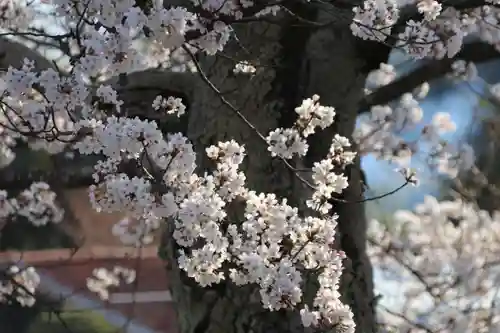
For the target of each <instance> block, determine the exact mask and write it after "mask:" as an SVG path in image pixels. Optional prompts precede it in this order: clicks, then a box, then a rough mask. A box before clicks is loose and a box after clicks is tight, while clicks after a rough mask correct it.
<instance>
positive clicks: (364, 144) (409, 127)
mask: <svg viewBox="0 0 500 333" xmlns="http://www.w3.org/2000/svg"><path fill="white" fill-rule="evenodd" d="M455 67H456V68H458V65H456V66H455ZM394 79H395V72H394V67H392V66H389V65H386V64H381V66H380V69H378V70H375V71H373V72H372V73H370V75H369V76H368V82H367V83H368V85H369V87H370V88H371V89H374V88H378V87H381V86H383V85H386V84H389V83H391V82H392V81H393V80H394ZM428 91H429V86H428V84H424V85H422V86H421V87H419V88H418V89H416V90H415V91H414V92H408V93H405V94H403V95H402V96H401V98H400V99H399V100H398V101H394V102H392V103H391V104H390V105H376V106H373V107H372V108H371V109H370V112H369V113H368V114H366V115H364V116H363V117H362V118H361V119H360V122H359V125H358V127H357V128H356V130H355V132H354V135H353V136H354V140H355V141H356V142H357V143H358V145H359V148H358V149H359V151H360V153H361V154H373V155H374V156H375V157H377V158H379V159H384V160H388V161H391V162H394V163H396V164H397V165H398V166H399V167H404V168H407V167H409V165H410V162H411V160H412V156H413V155H415V154H423V155H424V157H425V158H426V160H427V162H428V164H429V166H431V167H433V168H434V169H436V170H437V171H438V172H440V173H442V174H446V175H449V176H450V177H456V176H457V175H458V173H459V172H460V171H465V170H469V169H471V168H472V166H473V165H474V160H475V156H474V152H473V150H472V148H471V147H470V146H468V145H467V144H461V145H458V146H457V145H452V144H450V143H448V142H447V141H446V140H445V139H444V138H443V136H444V135H446V134H448V133H452V132H454V131H455V130H456V125H455V123H454V122H453V121H452V119H451V116H450V114H449V113H447V112H437V113H436V114H434V116H433V118H432V120H431V122H430V123H428V124H422V119H423V110H422V108H421V107H420V104H419V102H418V99H419V98H423V97H425V95H426V94H427V92H428ZM368 93H370V90H368ZM414 130H417V131H418V136H417V138H415V139H412V140H406V139H404V138H403V135H404V134H407V133H408V132H410V131H414Z"/></svg>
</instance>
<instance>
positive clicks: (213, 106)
mask: <svg viewBox="0 0 500 333" xmlns="http://www.w3.org/2000/svg"><path fill="white" fill-rule="evenodd" d="M297 9H298V10H303V8H297ZM339 13H340V15H338V17H336V21H337V22H336V24H334V25H333V27H332V28H331V29H330V28H329V29H323V30H317V31H313V30H312V29H307V28H303V27H302V28H300V29H299V28H296V27H293V26H291V25H290V26H278V25H275V24H268V23H263V22H259V23H251V24H248V23H247V24H244V25H242V26H239V27H236V29H235V33H236V35H237V37H238V40H239V41H238V42H233V43H231V44H230V45H228V46H227V47H226V48H225V50H224V55H227V56H224V57H222V56H215V57H204V56H203V57H201V59H200V64H201V66H202V68H203V69H204V72H205V73H204V74H205V75H206V77H207V78H208V79H209V80H210V81H211V82H212V83H213V84H214V85H215V87H217V88H218V89H219V90H220V92H221V94H216V93H214V91H213V90H212V89H210V88H209V87H208V86H207V84H206V83H205V82H202V80H200V82H199V84H198V86H197V87H196V89H195V91H196V96H195V100H194V101H192V103H191V109H190V111H189V122H188V137H189V138H190V139H191V140H192V142H193V143H194V145H195V149H196V150H197V152H198V153H199V154H198V155H199V156H200V160H199V161H198V162H199V165H200V168H201V169H204V168H205V166H206V165H207V164H206V161H205V158H204V157H203V156H204V154H205V153H204V148H205V147H206V146H207V145H210V144H215V143H217V142H218V141H221V140H222V141H224V140H230V139H234V140H236V141H238V142H239V143H242V144H245V148H246V150H247V157H246V161H245V162H244V165H243V168H242V169H243V170H244V171H245V172H246V174H247V183H248V186H249V188H251V189H253V190H256V191H257V192H260V191H262V192H275V193H277V194H278V195H283V196H286V197H288V198H290V199H292V200H291V202H293V203H296V202H299V201H300V200H301V199H302V198H303V197H304V194H303V193H301V192H302V190H301V189H303V188H302V187H301V186H297V179H296V178H295V177H294V176H293V175H292V174H291V172H290V171H289V170H287V169H286V168H285V167H284V165H283V163H282V162H281V161H279V160H277V159H272V158H271V157H270V154H269V152H268V151H267V146H266V144H265V143H264V142H262V140H261V139H260V138H259V137H258V135H257V134H256V133H255V131H254V130H253V129H251V128H249V127H248V126H247V124H245V123H244V122H243V121H242V120H241V119H240V118H239V117H238V115H237V114H236V112H234V110H231V108H230V107H228V105H227V104H226V103H224V102H223V101H222V99H221V95H222V96H223V97H224V98H225V99H226V100H227V101H228V102H229V103H231V104H232V105H233V106H234V107H236V108H237V109H238V110H239V112H240V113H241V114H242V115H243V116H244V117H246V119H248V121H249V122H250V123H251V124H253V125H254V126H255V128H256V129H257V130H258V131H260V132H261V133H262V134H264V135H267V133H268V132H269V131H270V130H272V129H274V128H276V127H280V126H290V125H291V122H293V120H294V119H295V114H294V107H295V106H297V104H298V103H300V101H301V100H302V99H303V98H304V97H310V96H311V95H312V94H319V95H320V96H321V100H320V101H321V104H322V105H331V106H335V107H336V110H337V111H336V112H337V121H336V125H335V126H334V127H333V128H332V129H330V130H328V131H324V132H323V133H321V134H320V135H316V136H315V137H313V139H312V141H311V148H310V149H311V151H310V153H309V154H308V157H307V161H306V163H307V162H308V161H309V163H310V162H312V161H317V160H319V159H322V158H323V157H324V156H325V154H326V151H327V150H328V148H329V145H330V143H331V139H332V136H333V134H334V133H339V134H341V135H344V136H347V137H350V136H351V133H352V131H353V129H354V124H355V120H356V115H357V111H358V110H357V105H358V103H359V101H360V99H361V97H362V96H363V88H364V82H365V78H366V74H367V68H366V63H365V60H364V59H363V57H362V56H363V55H362V54H360V51H359V50H360V49H359V41H357V40H356V39H355V38H354V37H353V36H352V34H351V32H350V30H349V24H350V20H351V15H352V12H351V10H345V11H344V10H339ZM303 14H304V15H303V17H312V18H313V19H314V18H316V19H318V20H323V21H324V19H325V17H322V16H324V14H317V13H316V12H315V11H312V12H305V11H304V12H303ZM320 15H321V16H320ZM327 19H331V17H329V18H327ZM365 56H366V57H369V55H365ZM230 59H231V60H230ZM235 60H236V61H238V60H246V61H250V62H251V63H255V64H257V65H259V64H260V65H262V66H264V67H258V70H257V73H255V74H254V75H253V76H252V77H251V78H248V77H246V76H243V77H242V76H240V75H235V74H233V71H232V70H233V68H234V65H235ZM254 61H255V62H254ZM359 168H360V165H359V160H358V161H357V162H356V163H355V165H354V167H353V168H350V169H349V170H350V186H349V188H348V190H347V191H345V193H344V194H343V198H344V199H347V200H354V201H355V200H359V199H361V198H362V185H361V181H360V169H359ZM335 213H337V214H338V215H339V235H338V237H339V240H340V246H341V248H342V249H343V250H344V251H345V252H346V254H347V256H348V257H349V259H348V261H347V262H345V266H346V268H345V273H344V274H345V277H344V281H343V295H344V298H345V301H346V302H347V303H349V304H350V305H351V306H352V309H353V311H354V314H355V321H356V324H357V332H360V333H361V332H363V333H370V332H374V331H375V319H374V311H373V306H372V304H373V302H372V300H373V282H372V269H371V265H370V262H369V259H368V257H367V255H366V252H365V241H366V239H365V234H366V217H365V212H364V207H363V204H336V205H335ZM170 232H172V230H170V231H169V232H167V236H166V237H165V238H164V239H165V241H164V244H163V248H162V252H163V255H164V256H165V258H166V259H167V262H168V263H169V265H170V267H169V269H170V283H171V290H172V294H173V299H174V302H175V303H176V309H177V312H178V318H179V319H178V324H179V330H180V332H181V333H209V332H210V333H215V332H217V333H224V332H227V333H240V332H241V333H250V332H256V333H264V332H266V333H270V332H280V333H281V332H304V331H309V329H307V330H306V329H304V327H302V325H301V322H300V316H299V315H298V312H291V311H278V312H268V311H267V310H264V309H263V308H262V306H261V304H260V300H259V296H258V292H256V289H255V288H252V287H250V286H246V287H235V286H233V285H232V284H231V283H224V284H221V285H218V286H215V287H214V288H208V289H207V288H201V287H199V286H197V285H196V283H195V282H194V281H191V280H190V279H189V278H187V277H186V276H185V275H184V274H183V273H182V272H181V271H180V270H179V269H178V267H177V262H176V247H175V244H174V241H173V240H172V238H171V237H169V236H168V234H169V233H170ZM306 283H307V282H306ZM306 297H307V293H306Z"/></svg>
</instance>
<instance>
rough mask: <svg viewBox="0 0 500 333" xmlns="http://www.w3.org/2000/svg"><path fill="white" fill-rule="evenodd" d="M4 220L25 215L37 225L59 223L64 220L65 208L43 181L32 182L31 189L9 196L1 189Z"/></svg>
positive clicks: (0, 200) (2, 217)
mask: <svg viewBox="0 0 500 333" xmlns="http://www.w3.org/2000/svg"><path fill="white" fill-rule="evenodd" d="M0 207H1V210H0V211H1V213H0V214H1V215H0V218H1V219H2V220H4V219H7V218H16V217H23V218H26V219H27V220H28V221H29V222H30V223H32V224H33V225H35V226H43V225H46V224H47V223H59V222H61V221H62V220H63V217H64V210H63V209H61V208H60V207H59V206H58V205H57V202H56V194H55V193H54V192H52V191H51V190H50V188H49V185H48V184H46V183H43V182H37V183H33V184H31V186H30V187H29V189H26V190H24V191H22V192H21V193H19V194H18V195H17V196H16V197H13V198H9V197H8V194H7V192H6V191H4V190H2V191H0Z"/></svg>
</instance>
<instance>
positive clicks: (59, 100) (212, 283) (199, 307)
mask: <svg viewBox="0 0 500 333" xmlns="http://www.w3.org/2000/svg"><path fill="white" fill-rule="evenodd" d="M497 10H498V9H497V8H496V4H495V3H494V2H486V3H482V2H478V1H475V0H471V1H457V3H453V1H451V2H443V3H438V2H436V1H427V0H423V1H419V2H412V1H408V2H401V3H398V2H392V1H371V0H367V1H364V2H359V3H357V2H350V1H343V0H340V1H317V0H311V1H301V0H288V1H260V0H259V1H232V0H229V1H228V0H226V1H177V2H175V1H171V2H170V1H156V0H146V1H137V2H136V1H134V0H120V1H118V0H111V1H110V0H107V1H101V0H85V1H73V0H51V1H48V0H47V1H39V2H28V3H25V2H22V1H14V0H0V12H1V14H2V15H1V16H0V18H1V21H0V22H1V28H2V29H3V30H4V31H5V32H4V33H2V34H1V35H2V37H5V38H17V39H23V38H24V39H29V40H31V41H35V42H36V41H38V42H40V41H41V40H43V42H44V43H45V45H48V46H49V47H52V48H57V49H58V50H59V52H60V53H61V54H62V55H63V57H64V59H66V64H65V66H59V65H58V64H57V63H56V64H54V63H50V62H48V61H45V60H43V59H33V58H30V57H29V54H30V53H25V54H19V55H16V56H12V51H9V50H14V49H13V48H11V49H9V48H10V47H11V45H15V43H16V42H15V41H14V40H12V39H6V40H5V42H4V45H6V47H4V48H3V49H2V51H3V52H4V53H5V57H4V58H5V59H6V60H4V62H7V63H5V66H2V67H5V68H4V69H3V71H2V75H1V78H0V96H1V99H0V106H1V110H2V111H1V114H0V127H1V131H2V132H1V133H2V135H1V136H0V147H1V149H0V152H1V158H0V161H2V165H3V166H6V167H7V166H8V165H9V164H10V163H11V162H12V161H13V159H14V158H15V151H16V147H17V146H18V145H27V146H29V147H30V148H31V149H33V150H35V151H44V152H46V153H47V154H50V155H51V156H60V155H64V156H65V158H67V159H68V160H70V161H71V158H75V156H76V155H77V156H87V155H88V156H99V159H98V160H97V162H95V163H94V164H93V165H92V168H93V169H92V172H91V174H92V175H91V176H92V180H91V182H90V183H88V184H85V185H87V186H89V199H90V201H91V203H92V205H93V207H94V209H95V210H97V211H103V212H126V214H127V215H128V217H129V219H125V220H123V221H120V222H119V223H118V224H117V225H116V226H115V227H114V228H113V232H114V233H115V234H116V236H117V237H119V238H120V239H121V240H122V241H123V242H124V243H125V244H128V245H134V246H141V245H143V244H144V243H146V242H148V240H150V239H151V238H150V234H151V232H152V231H154V230H157V229H161V230H163V233H164V235H163V236H164V237H163V238H164V240H163V244H162V247H161V249H160V254H161V256H162V257H163V258H164V259H165V260H166V261H167V263H168V264H169V267H170V269H169V274H170V285H171V290H172V295H173V298H174V301H175V304H176V308H177V312H178V317H179V320H178V322H179V330H180V331H181V332H182V333H188V332H189V333H205V332H207V333H208V332H216V331H217V332H220V331H226V332H228V333H229V332H230V333H233V332H234V333H236V332H268V331H273V332H278V331H280V332H281V331H283V332H299V331H300V332H303V331H304V330H306V331H311V332H312V331H314V332H323V331H324V332H363V333H364V332H374V331H376V329H377V328H376V318H375V311H374V310H375V305H376V298H375V297H374V294H373V283H372V273H371V264H370V260H369V257H368V254H369V253H370V254H371V255H372V256H373V257H374V259H376V260H377V261H376V262H377V263H379V260H382V259H383V258H384V256H385V253H387V251H385V252H377V251H375V250H374V246H375V245H374V244H377V246H378V245H380V246H381V247H387V244H392V242H390V241H389V243H387V241H386V239H387V237H389V236H386V235H385V234H384V233H383V232H382V230H381V228H378V229H377V228H375V231H376V233H375V235H376V236H375V240H376V242H377V243H374V242H372V239H371V238H370V239H367V237H366V232H367V221H366V217H365V213H364V209H363V202H364V201H366V200H372V199H375V198H365V197H364V194H363V186H364V185H363V183H362V171H361V169H360V165H359V156H363V155H366V154H374V155H375V156H377V157H378V158H380V159H384V160H388V161H390V162H391V163H394V164H395V166H397V169H398V170H399V173H396V174H395V175H398V176H399V177H400V178H401V186H400V187H398V188H396V189H395V190H394V191H392V192H391V193H388V194H387V195H389V194H394V193H396V192H397V190H398V189H399V188H401V187H403V186H406V185H408V184H413V185H416V184H417V183H418V179H417V176H418V174H416V173H415V172H414V171H413V170H411V169H410V168H409V163H410V161H411V160H412V158H415V157H419V158H424V159H425V160H426V161H428V164H429V166H430V167H431V168H434V169H435V170H436V171H437V172H439V173H442V174H446V175H448V176H450V177H456V176H457V175H458V174H459V173H460V172H466V171H467V170H471V169H473V168H474V153H473V151H472V150H471V149H470V147H468V146H466V145H453V144H451V143H448V142H446V141H445V140H443V137H442V135H443V134H445V133H447V132H450V131H453V130H454V129H455V125H454V123H453V121H452V119H451V118H450V117H449V115H448V114H445V113H439V114H436V115H435V116H434V118H433V119H432V121H431V122H430V123H428V124H421V123H422V112H423V111H422V109H421V108H420V106H419V100H420V99H421V98H423V97H424V96H425V95H426V93H427V91H428V90H429V85H428V83H427V81H430V80H432V79H433V78H437V77H440V76H442V75H445V74H451V75H453V76H454V77H460V78H469V77H470V76H472V75H473V74H474V70H473V68H474V67H473V65H471V64H469V63H470V62H481V61H486V60H489V59H493V58H494V57H496V56H498V54H497V50H496V47H497V46H498V37H497V36H500V35H499V32H498V31H499V30H498V26H497V25H498V24H497V16H498V13H497ZM44 15H45V16H46V17H51V18H55V20H56V22H57V27H58V32H56V33H52V32H50V31H49V29H48V28H47V27H44V26H43V25H42V26H41V27H40V26H38V25H37V24H36V21H35V19H38V18H42V17H44ZM472 36H474V37H475V39H473V42H470V43H465V41H464V39H465V37H472ZM12 47H14V46H12ZM16 48H17V49H20V48H19V46H16ZM392 49H401V50H403V51H404V52H406V53H407V54H408V55H410V56H411V57H413V58H414V59H422V58H425V59H429V60H430V61H429V62H428V64H426V65H424V66H423V67H422V68H421V69H418V70H416V71H415V72H413V73H410V74H408V75H406V76H404V77H401V78H397V76H396V73H395V71H394V68H392V67H391V66H390V65H387V64H386V62H387V59H388V56H389V53H390V52H391V50H392ZM9 53H10V55H9ZM31 54H33V53H31ZM359 114H362V115H361V119H360V124H359V126H358V127H356V128H355V122H356V119H357V117H358V115H359ZM418 126H421V135H420V136H419V137H418V139H416V140H413V141H411V142H410V141H408V140H405V139H404V136H403V134H404V132H405V131H407V130H408V129H414V128H416V127H418ZM68 163H71V162H68ZM63 172H64V171H63V170H61V173H63ZM5 183H6V182H5ZM4 188H5V189H6V191H4V192H2V194H1V197H2V208H3V210H2V211H1V212H2V217H3V218H4V219H5V220H9V219H15V218H16V215H22V216H24V217H25V218H28V219H29V220H30V221H33V223H35V224H44V223H48V222H49V221H52V222H58V221H60V220H61V214H63V213H62V211H61V210H60V207H58V206H57V203H56V198H55V195H54V194H53V193H52V192H51V191H50V186H49V185H48V184H47V183H45V182H34V183H33V184H31V185H30V186H29V189H27V190H26V192H22V194H21V195H20V196H18V197H16V196H9V193H8V188H7V186H4ZM447 204H448V203H443V205H447ZM453 204H455V203H453ZM434 205H440V204H437V203H436V204H434ZM449 205H451V204H449ZM424 206H425V205H424ZM421 211H426V208H425V207H424V208H422V209H421ZM438 211H439V212H438V213H435V214H437V215H439V216H440V217H443V220H444V216H445V215H446V214H447V213H446V212H445V210H438ZM422 214H424V213H422ZM463 214H465V215H467V219H466V220H467V223H468V222H469V220H470V221H471V224H467V223H464V226H463V228H471V229H473V230H474V231H475V232H478V234H477V236H474V237H476V238H474V237H472V235H471V237H472V238H470V240H462V239H460V241H462V242H470V241H472V240H476V239H481V237H483V236H484V237H490V236H491V235H490V234H488V233H487V232H486V231H485V230H487V229H484V230H483V229H480V228H478V227H476V225H475V224H474V223H480V222H477V221H476V220H474V216H484V214H483V213H478V212H476V211H475V210H474V209H473V208H469V209H468V210H467V211H466V212H463ZM424 215H425V214H424ZM398 219H400V220H401V223H400V225H401V226H403V225H405V226H406V225H409V226H410V227H409V228H410V231H409V235H406V234H405V236H403V234H401V233H395V234H394V233H393V234H391V236H390V237H396V238H397V239H400V243H401V244H402V245H401V248H402V250H401V251H403V253H404V254H406V253H407V252H405V251H411V249H412V248H414V247H418V246H420V249H421V252H420V253H424V250H425V251H429V250H430V249H432V248H433V246H436V247H437V248H441V247H439V246H441V245H438V243H439V242H437V243H436V244H434V243H432V245H429V244H428V243H429V242H427V243H426V242H425V240H422V239H421V237H422V231H421V230H420V229H419V228H429V229H432V227H433V225H432V224H430V222H429V221H433V220H426V218H425V217H424V216H422V217H421V216H420V215H411V214H410V213H406V215H405V214H400V215H398ZM486 220H487V219H486ZM487 221H488V224H487V225H488V226H493V225H494V223H495V222H494V219H493V220H492V219H490V220H487ZM438 222H439V221H438ZM441 222H442V225H440V226H439V227H435V228H436V229H435V230H436V231H434V232H436V233H438V232H439V231H438V230H440V229H439V228H441V227H442V228H444V229H445V230H446V231H445V232H448V233H451V232H452V231H450V229H449V228H448V226H447V225H445V224H446V221H441ZM373 225H374V226H375V227H376V226H377V224H376V223H375V222H374V223H373ZM492 228H493V227H492ZM413 229H415V230H413ZM417 229H418V230H417ZM424 230H425V232H430V231H427V229H424ZM467 230H469V229H467ZM474 235H476V234H475V233H474ZM384 237H385V238H384ZM404 237H406V238H404ZM444 238H446V237H444ZM455 238H456V239H458V238H460V237H459V236H458V235H456V234H453V237H450V239H447V238H446V239H445V241H446V242H445V241H443V242H444V243H445V244H443V245H442V248H443V249H444V250H443V252H444V253H445V254H443V256H441V257H440V258H439V260H438V259H436V258H432V257H430V256H432V254H431V253H432V252H428V253H429V254H430V256H427V257H425V258H427V259H429V260H430V259H433V260H434V261H433V263H434V264H433V265H432V266H425V264H423V260H425V258H418V260H420V261H418V263H420V262H422V264H421V265H420V266H419V267H417V268H418V269H420V270H422V271H424V273H429V272H428V271H427V270H431V271H432V270H433V271H432V272H434V271H436V270H439V269H441V270H442V272H441V271H440V274H441V275H443V274H444V273H443V272H444V271H445V270H446V269H447V265H449V266H450V267H454V266H453V265H454V264H453V260H452V259H449V258H451V257H453V259H455V257H456V256H455V257H454V256H453V254H452V253H453V251H456V247H457V246H461V245H462V244H464V243H459V242H458V240H457V241H456V242H455V241H454V239H455ZM389 239H393V238H389ZM433 241H434V238H433ZM424 243H425V245H426V247H423V246H422V245H423V244H424ZM367 244H369V248H368V249H369V252H367ZM439 244H440V243H439ZM464 246H465V245H464ZM427 247H428V248H427ZM471 251H472V250H471ZM474 251H479V252H474V253H472V252H470V253H468V254H466V255H467V256H469V257H471V256H472V257H473V258H474V259H477V258H478V257H479V256H481V258H484V261H488V260H489V259H490V258H491V257H492V255H493V253H494V249H490V248H477V249H476V248H475V249H474ZM425 253H427V252H425ZM472 257H471V258H472ZM448 259H449V261H446V260H448ZM471 260H472V259H471ZM482 260H483V259H482ZM382 262H385V261H382ZM445 263H446V264H445ZM459 263H460V264H461V265H464V261H460V262H459ZM474 264H476V262H475V261H474ZM461 267H462V268H461V269H464V270H467V269H466V268H464V267H463V266H461ZM460 274H461V273H460ZM6 275H8V277H13V278H11V279H8V280H7V282H6V283H3V284H2V285H1V290H2V291H3V293H4V294H8V295H12V296H11V297H10V298H9V297H7V298H5V300H6V301H9V299H12V298H13V297H15V298H16V299H18V301H20V302H23V303H25V304H26V305H30V304H32V303H33V292H34V290H36V287H37V285H38V283H39V278H38V277H37V275H36V273H35V272H34V271H33V270H32V269H26V270H21V269H20V268H16V267H12V268H10V269H9V271H8V272H7V274H6ZM16 277H19V278H16ZM133 279H134V273H133V272H129V271H127V270H124V269H123V268H122V267H116V268H115V269H114V270H112V271H108V270H96V272H94V276H92V277H89V280H88V287H89V289H91V290H92V291H94V292H96V293H97V294H99V295H101V297H103V298H105V297H106V295H107V292H106V288H108V287H109V286H112V285H116V284H118V283H120V281H122V280H123V282H124V283H130V281H132V280H133ZM437 279H438V278H437ZM476 281H478V282H477V283H476V284H475V285H474V286H473V287H472V289H471V290H475V289H474V288H475V287H476V286H478V285H481V283H480V282H479V280H477V279H476ZM439 282H440V283H449V281H448V280H447V279H446V278H444V279H443V280H439ZM15 286H18V287H19V288H18V289H19V290H21V291H20V292H17V293H14V291H13V290H14V289H15V288H14V287H15ZM483 287H484V286H483ZM457 290H458V289H457ZM460 290H461V289H460ZM467 290H468V291H470V290H469V289H467ZM425 291H426V290H425ZM433 292H434V291H433ZM460 292H461V291H460ZM457 293H459V291H457ZM450 297H452V296H450ZM2 300H3V299H2ZM433 315H434V316H437V318H434V317H432V318H430V319H429V323H432V325H434V326H432V327H431V328H428V329H429V330H430V331H433V330H434V329H436V332H437V331H439V330H443V329H448V330H450V328H449V327H448V326H446V328H442V326H440V325H441V322H442V321H443V320H444V319H443V318H444V317H439V316H438V315H437V312H436V313H433ZM474 320H475V319H467V320H466V325H469V326H470V327H473V328H474V329H475V327H476V326H474V325H475V321H474ZM434 322H436V323H435V324H434ZM429 325H431V324H429ZM464 325H465V324H464ZM469 326H463V325H462V326H460V327H461V328H460V329H462V328H463V327H469ZM422 327H423V326H422ZM425 327H426V329H427V326H425ZM457 327H458V326H457ZM417 329H421V328H420V327H418V326H417ZM462 331H463V330H462ZM457 332H458V331H457Z"/></svg>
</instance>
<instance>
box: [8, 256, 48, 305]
mask: <svg viewBox="0 0 500 333" xmlns="http://www.w3.org/2000/svg"><path fill="white" fill-rule="evenodd" d="M2 275H4V276H2V278H1V279H0V302H2V303H12V302H13V301H15V302H17V303H19V304H20V305H21V306H32V305H33V304H35V291H36V289H37V288H38V285H39V284H40V276H39V275H38V273H37V272H36V271H35V269H34V268H33V267H27V268H23V269H21V268H19V267H18V266H16V265H12V266H9V267H8V269H7V270H5V271H4V272H2Z"/></svg>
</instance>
